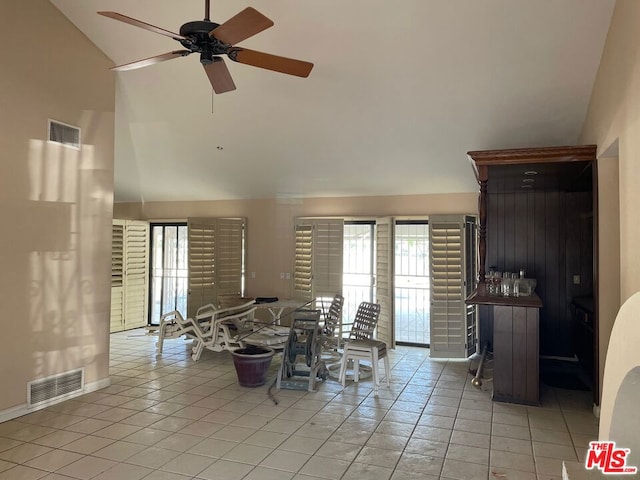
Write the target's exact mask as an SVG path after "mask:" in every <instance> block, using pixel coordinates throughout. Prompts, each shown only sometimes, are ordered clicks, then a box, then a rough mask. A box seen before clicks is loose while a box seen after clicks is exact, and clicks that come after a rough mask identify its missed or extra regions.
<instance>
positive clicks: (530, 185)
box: [466, 145, 597, 405]
mask: <svg viewBox="0 0 640 480" xmlns="http://www.w3.org/2000/svg"><path fill="white" fill-rule="evenodd" d="M595 155H596V146H595V145H588V146H568V147H548V148H525V149H510V150H486V151H471V152H468V156H469V159H470V161H471V164H472V166H473V169H474V172H475V175H476V178H477V181H478V184H479V187H480V195H479V200H478V210H479V239H478V257H479V258H478V260H479V265H478V285H477V287H476V289H475V291H474V292H473V293H472V294H471V295H470V296H469V297H468V298H467V300H466V302H467V304H470V305H478V306H479V311H480V331H481V335H480V341H481V342H482V343H489V344H490V345H491V347H492V348H491V349H492V350H493V363H494V366H493V399H494V400H496V401H503V402H512V403H521V404H527V405H539V403H540V390H539V384H540V378H539V375H540V372H539V355H540V352H541V350H544V353H546V354H547V355H550V356H551V355H560V356H562V355H565V356H570V355H572V354H573V353H569V349H570V348H571V347H568V346H565V343H567V342H562V343H558V344H557V345H556V344H553V338H547V337H553V336H554V335H556V333H555V332H556V331H557V332H558V333H557V336H558V337H559V338H560V339H563V338H565V337H567V338H568V336H569V335H570V333H567V332H570V331H571V327H570V325H569V326H567V325H565V323H567V322H566V321H565V317H564V316H563V312H564V310H566V311H569V308H568V304H570V303H571V297H572V296H582V295H585V294H588V295H593V292H594V291H597V289H595V288H594V285H593V284H594V282H595V275H593V274H592V273H593V268H592V267H593V256H594V253H593V252H595V251H596V250H597V249H595V248H593V247H594V245H593V243H595V240H594V239H595V238H597V236H596V235H595V234H594V232H595V230H592V231H591V232H590V233H591V241H593V243H591V244H590V247H591V251H590V252H589V258H588V261H589V265H591V272H589V271H588V270H589V266H587V267H584V268H583V270H581V272H582V271H584V272H585V273H583V277H584V282H583V283H584V285H577V286H576V285H574V283H575V280H576V279H577V278H580V276H579V275H578V274H576V273H575V271H576V270H577V269H578V270H579V269H580V265H579V263H580V262H581V261H583V260H584V259H582V260H581V259H580V258H576V259H574V254H573V253H572V252H569V250H572V248H567V247H568V246H569V242H570V241H571V235H573V234H572V233H571V232H572V228H573V229H575V228H574V227H575V225H574V226H573V227H572V226H571V225H572V224H571V222H572V221H573V220H567V219H566V218H565V217H562V216H560V213H558V212H565V213H566V212H568V213H566V215H572V216H576V215H577V214H576V213H575V211H578V212H580V215H581V217H580V218H583V217H585V216H588V214H589V213H590V214H591V225H592V228H595V227H593V223H595V222H593V221H592V220H593V214H594V212H595V209H594V201H595V200H597V199H594V198H593V192H594V191H595V188H593V185H594V184H593V183H592V182H594V179H595V178H596V175H595ZM558 192H561V193H558ZM566 192H570V193H569V194H567V193H566ZM575 192H578V193H575ZM582 192H588V194H589V195H591V196H585V195H586V194H585V195H582ZM576 195H579V196H578V197H576ZM583 197H584V198H583ZM576 198H578V200H576ZM492 200H494V201H493V202H492ZM580 202H581V203H580ZM576 204H580V205H583V204H584V208H583V210H584V212H586V213H584V212H583V211H582V210H580V208H582V207H576V206H575V205H576ZM565 213H563V214H565ZM492 216H493V217H492ZM538 217H540V218H541V219H542V220H538ZM492 236H493V237H492ZM582 236H583V237H588V234H584V235H582ZM488 239H490V240H491V241H488ZM567 239H569V240H567ZM587 250H588V248H586V247H585V248H584V249H583V251H582V252H581V253H585V252H587ZM488 256H490V260H489V261H491V262H495V263H497V264H499V266H498V270H501V271H512V272H517V271H519V269H520V268H526V270H527V273H529V272H530V273H532V275H531V276H532V277H538V287H537V288H536V292H537V293H536V292H534V293H533V294H532V295H530V296H522V297H511V296H508V297H505V296H499V295H495V294H491V295H490V294H489V290H488V288H487V284H486V282H485V280H486V278H485V277H486V274H487V257H488ZM577 256H580V253H578V254H577ZM585 256H586V254H585ZM576 265H577V266H576ZM554 269H555V270H554ZM527 276H529V275H527ZM567 278H573V280H574V281H573V282H571V281H570V280H567ZM541 283H542V285H541ZM558 292H560V293H558ZM538 294H540V295H541V296H539V295H538ZM541 297H542V298H541ZM567 299H568V300H567ZM556 304H557V305H556ZM541 311H542V313H541ZM557 312H560V314H558V313H557ZM541 327H542V328H541ZM554 329H555V330H554ZM542 331H544V333H545V334H546V335H547V337H543V338H542V339H541V333H542ZM483 336H484V338H482V337H483ZM568 343H569V344H570V343H571V342H570V341H568ZM593 345H596V346H597V338H595V339H593ZM589 348H590V349H591V348H592V345H589ZM556 352H557V353H556ZM596 358H597V351H596ZM596 378H597V375H596ZM594 387H595V388H594V390H597V385H594Z"/></svg>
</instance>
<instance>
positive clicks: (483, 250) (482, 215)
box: [478, 166, 489, 285]
mask: <svg viewBox="0 0 640 480" xmlns="http://www.w3.org/2000/svg"><path fill="white" fill-rule="evenodd" d="M488 180H489V168H488V167H487V166H481V167H479V168H478V184H479V185H480V195H479V196H478V214H479V221H480V225H479V226H478V256H479V257H480V258H479V259H478V260H479V261H478V283H479V284H481V285H484V279H485V273H486V271H487V270H486V266H485V262H486V260H487V183H488Z"/></svg>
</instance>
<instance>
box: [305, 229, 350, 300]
mask: <svg viewBox="0 0 640 480" xmlns="http://www.w3.org/2000/svg"><path fill="white" fill-rule="evenodd" d="M343 223H344V222H343V220H342V219H317V220H315V221H314V227H315V228H314V238H313V262H312V265H313V275H312V279H313V280H312V281H313V284H312V285H313V297H314V298H318V297H333V296H334V295H335V294H336V293H342V275H343V271H342V270H343V269H342V252H343V249H344V244H343V233H344V232H343Z"/></svg>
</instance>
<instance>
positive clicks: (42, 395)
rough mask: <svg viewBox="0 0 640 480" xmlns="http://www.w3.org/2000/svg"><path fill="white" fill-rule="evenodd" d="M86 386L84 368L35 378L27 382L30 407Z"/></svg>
mask: <svg viewBox="0 0 640 480" xmlns="http://www.w3.org/2000/svg"><path fill="white" fill-rule="evenodd" d="M83 388H84V368H80V369H78V370H72V371H70V372H66V373H61V374H60V375H54V376H52V377H47V378H42V379H40V380H33V381H31V382H29V383H28V384H27V392H28V399H27V404H28V406H29V407H33V406H37V405H39V404H41V403H45V402H49V401H50V400H57V399H60V398H62V397H65V396H67V395H70V394H72V393H76V392H79V391H82V389H83Z"/></svg>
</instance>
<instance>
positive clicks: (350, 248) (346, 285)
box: [342, 220, 375, 318]
mask: <svg viewBox="0 0 640 480" xmlns="http://www.w3.org/2000/svg"><path fill="white" fill-rule="evenodd" d="M374 227H375V222H374V221H369V220H364V221H348V222H344V226H343V241H344V248H343V260H342V265H343V267H342V268H343V272H342V290H343V295H344V306H343V318H354V317H355V314H356V310H357V309H358V305H360V303H361V302H372V301H373V288H374V275H373V273H374V268H373V261H374V248H373V235H374Z"/></svg>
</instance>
